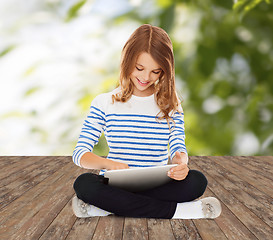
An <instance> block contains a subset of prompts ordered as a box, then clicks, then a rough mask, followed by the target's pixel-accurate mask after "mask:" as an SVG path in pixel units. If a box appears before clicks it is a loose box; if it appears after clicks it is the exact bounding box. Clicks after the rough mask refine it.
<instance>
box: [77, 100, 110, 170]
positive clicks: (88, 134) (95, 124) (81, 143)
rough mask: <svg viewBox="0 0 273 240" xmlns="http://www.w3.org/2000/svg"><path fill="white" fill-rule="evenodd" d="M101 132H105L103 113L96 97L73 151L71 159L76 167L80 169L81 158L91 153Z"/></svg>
mask: <svg viewBox="0 0 273 240" xmlns="http://www.w3.org/2000/svg"><path fill="white" fill-rule="evenodd" d="M103 130H105V112H104V111H103V109H102V107H101V104H100V102H99V99H98V97H96V98H95V99H94V100H93V101H92V103H91V107H90V111H89V113H88V115H87V117H86V119H85V120H84V123H83V127H82V130H81V133H80V136H79V139H78V142H77V144H76V147H75V149H74V151H73V155H72V159H73V162H74V163H75V164H76V165H78V166H80V167H81V165H80V159H81V157H82V156H83V154H85V153H86V152H92V151H93V148H94V146H95V145H96V144H97V143H98V141H99V138H100V136H101V134H102V131H103Z"/></svg>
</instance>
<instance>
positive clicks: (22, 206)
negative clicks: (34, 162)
mask: <svg viewBox="0 0 273 240" xmlns="http://www.w3.org/2000/svg"><path fill="white" fill-rule="evenodd" d="M74 171H75V167H74V166H73V165H72V164H68V165H66V166H65V167H64V168H63V169H60V171H57V172H55V173H54V174H52V175H51V176H49V177H48V178H47V180H46V181H43V182H41V183H40V184H38V185H36V186H35V187H33V188H32V189H30V190H29V191H28V192H27V193H26V194H24V195H22V196H21V197H19V198H17V199H16V200H15V201H13V202H12V203H10V204H9V205H8V206H6V207H5V208H3V209H2V210H1V216H0V232H2V231H3V232H4V233H5V235H10V234H12V233H15V232H17V231H18V230H19V229H20V228H21V227H22V226H23V224H24V223H25V222H26V221H27V220H28V219H29V218H31V217H33V215H34V214H35V213H37V211H38V210H39V209H40V208H41V207H42V205H43V203H44V201H45V200H44V199H48V197H49V196H51V195H52V192H54V188H56V187H57V190H58V189H59V188H61V186H56V185H55V183H56V182H58V180H59V179H61V178H63V177H64V175H65V174H73V172H74ZM6 239H10V238H6Z"/></svg>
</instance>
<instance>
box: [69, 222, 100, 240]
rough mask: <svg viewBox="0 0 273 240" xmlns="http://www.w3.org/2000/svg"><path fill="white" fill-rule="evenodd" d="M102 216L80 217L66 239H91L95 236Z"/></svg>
mask: <svg viewBox="0 0 273 240" xmlns="http://www.w3.org/2000/svg"><path fill="white" fill-rule="evenodd" d="M99 219H100V217H91V218H78V219H77V220H76V222H75V224H74V225H73V227H72V229H71V231H70V232H69V234H68V236H67V238H66V240H75V239H76V240H90V239H92V238H93V235H94V233H95V230H96V227H97V224H98V221H99Z"/></svg>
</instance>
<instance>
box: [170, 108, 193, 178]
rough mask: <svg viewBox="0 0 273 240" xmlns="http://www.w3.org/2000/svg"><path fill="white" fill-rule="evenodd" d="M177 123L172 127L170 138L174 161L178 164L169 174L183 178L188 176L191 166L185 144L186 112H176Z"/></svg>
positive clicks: (175, 119) (171, 176)
mask: <svg viewBox="0 0 273 240" xmlns="http://www.w3.org/2000/svg"><path fill="white" fill-rule="evenodd" d="M174 121H175V125H174V126H172V127H171V133H170V138H169V144H170V151H171V158H172V163H176V164H178V166H177V167H174V168H172V169H171V170H170V171H169V172H168V176H169V177H170V178H173V179H175V180H183V179H185V178H186V177H187V175H188V172H189V168H188V166H187V164H188V154H187V150H186V146H185V132H184V114H179V113H176V114H175V116H174Z"/></svg>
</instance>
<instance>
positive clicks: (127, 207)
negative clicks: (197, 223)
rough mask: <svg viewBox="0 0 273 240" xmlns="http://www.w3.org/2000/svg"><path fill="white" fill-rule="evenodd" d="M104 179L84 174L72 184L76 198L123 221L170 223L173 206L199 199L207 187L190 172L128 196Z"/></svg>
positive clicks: (204, 179) (202, 177)
mask: <svg viewBox="0 0 273 240" xmlns="http://www.w3.org/2000/svg"><path fill="white" fill-rule="evenodd" d="M107 182H108V181H107V179H106V178H104V176H101V175H96V174H93V173H84V174H82V175H80V176H79V177H78V178H77V179H76V181H75V182H74V189H75V192H76V194H77V197H78V198H79V199H81V200H83V201H84V202H86V203H89V204H91V205H94V206H96V207H98V208H101V209H104V210H106V211H108V212H111V213H114V214H115V215H118V216H124V217H138V218H141V217H144V218H165V219H171V218H172V217H173V215H174V213H175V210H176V205H177V203H181V202H189V201H192V200H194V199H197V198H199V197H200V196H202V195H203V193H204V192H205V189H206V187H207V179H206V177H205V176H204V175H203V174H202V173H201V172H199V171H196V170H190V171H189V173H188V176H187V177H186V178H185V179H184V180H182V181H176V180H173V179H172V180H171V181H170V182H169V183H166V184H163V185H161V186H159V187H156V188H152V189H149V190H145V191H140V192H135V193H133V192H128V191H126V190H123V189H120V188H117V187H113V186H110V185H108V184H107Z"/></svg>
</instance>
